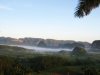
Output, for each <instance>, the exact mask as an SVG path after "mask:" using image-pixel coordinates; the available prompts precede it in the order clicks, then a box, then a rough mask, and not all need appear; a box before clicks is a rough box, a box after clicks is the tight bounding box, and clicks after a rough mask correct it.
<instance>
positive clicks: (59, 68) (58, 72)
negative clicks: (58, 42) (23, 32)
mask: <svg viewBox="0 0 100 75" xmlns="http://www.w3.org/2000/svg"><path fill="white" fill-rule="evenodd" d="M3 47H4V48H3ZM3 47H2V48H1V47H0V50H1V49H7V50H8V49H9V50H8V54H7V53H6V55H5V54H1V53H0V54H1V55H0V75H100V59H99V58H100V55H99V54H89V53H86V52H85V51H84V49H81V48H75V50H73V52H71V53H65V52H58V53H52V54H39V53H38V54H37V53H34V52H33V53H32V52H30V53H29V52H26V50H25V49H21V48H16V47H8V46H3ZM11 49H12V50H13V49H14V50H15V49H18V50H19V49H20V51H21V50H23V52H19V54H18V55H19V56H18V55H17V52H16V50H15V51H14V52H15V55H14V53H13V55H12V53H11V55H10V54H9V51H11ZM78 49H80V51H79V52H78V51H77V50H78ZM81 52H82V53H81ZM2 53H3V51H2ZM79 53H80V54H79ZM21 54H22V55H23V56H21Z"/></svg>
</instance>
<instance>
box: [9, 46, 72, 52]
mask: <svg viewBox="0 0 100 75" xmlns="http://www.w3.org/2000/svg"><path fill="white" fill-rule="evenodd" d="M10 46H17V47H22V48H26V49H31V50H35V51H39V52H48V51H49V52H50V51H51V52H58V51H61V50H65V51H72V49H68V48H45V47H37V46H24V45H10Z"/></svg>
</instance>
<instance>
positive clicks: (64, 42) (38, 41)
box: [0, 37, 91, 48]
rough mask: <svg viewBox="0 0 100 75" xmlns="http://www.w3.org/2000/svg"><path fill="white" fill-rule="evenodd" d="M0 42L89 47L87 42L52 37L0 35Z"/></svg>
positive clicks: (55, 46) (56, 46) (58, 46)
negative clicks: (16, 37)
mask: <svg viewBox="0 0 100 75" xmlns="http://www.w3.org/2000/svg"><path fill="white" fill-rule="evenodd" d="M0 44H8V45H12V44H13V45H27V46H38V47H49V48H75V47H83V48H87V47H90V45H91V44H90V43H88V42H76V41H73V40H54V39H42V38H19V39H15V38H11V37H0Z"/></svg>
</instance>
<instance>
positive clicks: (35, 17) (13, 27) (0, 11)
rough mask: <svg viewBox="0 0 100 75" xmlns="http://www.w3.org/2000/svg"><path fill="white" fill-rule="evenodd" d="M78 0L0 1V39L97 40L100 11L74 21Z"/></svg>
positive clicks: (99, 35) (99, 28) (99, 26)
mask: <svg viewBox="0 0 100 75" xmlns="http://www.w3.org/2000/svg"><path fill="white" fill-rule="evenodd" d="M77 3H78V0H0V36H5V37H14V38H22V37H33V38H34V37H35V38H44V39H47V38H51V39H59V40H76V41H88V42H92V41H93V40H99V39H100V8H97V9H96V10H93V11H92V13H91V14H90V15H89V16H87V17H84V18H81V19H79V18H75V17H74V12H75V7H76V6H77Z"/></svg>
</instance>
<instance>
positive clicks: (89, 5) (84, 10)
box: [75, 0, 100, 18]
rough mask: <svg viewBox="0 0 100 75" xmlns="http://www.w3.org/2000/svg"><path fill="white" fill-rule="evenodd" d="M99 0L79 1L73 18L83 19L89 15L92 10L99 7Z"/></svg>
mask: <svg viewBox="0 0 100 75" xmlns="http://www.w3.org/2000/svg"><path fill="white" fill-rule="evenodd" d="M99 5H100V0H79V4H78V6H77V7H76V12H75V16H76V17H79V18H80V17H84V16H87V15H88V14H90V12H91V11H92V9H94V8H97V7H99Z"/></svg>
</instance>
